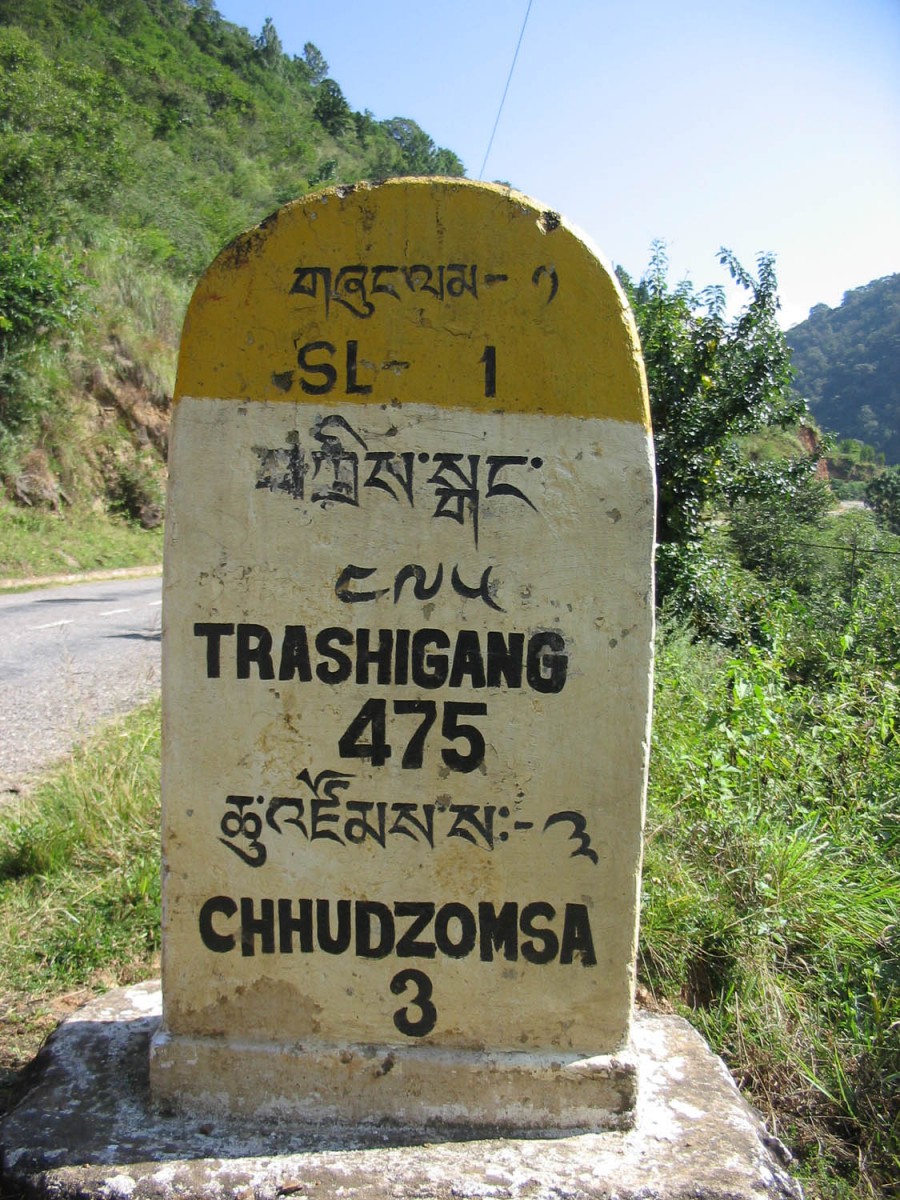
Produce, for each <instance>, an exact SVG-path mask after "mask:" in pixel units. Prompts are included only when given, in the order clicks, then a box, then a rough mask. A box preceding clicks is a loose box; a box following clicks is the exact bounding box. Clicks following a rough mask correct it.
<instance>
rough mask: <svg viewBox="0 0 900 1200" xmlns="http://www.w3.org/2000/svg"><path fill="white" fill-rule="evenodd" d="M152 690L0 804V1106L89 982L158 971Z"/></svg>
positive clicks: (96, 987) (126, 979)
mask: <svg viewBox="0 0 900 1200" xmlns="http://www.w3.org/2000/svg"><path fill="white" fill-rule="evenodd" d="M159 716H160V714H159V701H158V700H156V701H154V702H153V703H151V704H149V705H146V706H144V707H143V708H141V709H138V710H137V711H135V712H133V713H131V714H129V715H128V716H127V717H125V718H122V719H120V720H118V721H116V722H114V723H112V724H111V725H109V726H107V727H106V729H105V730H104V731H103V732H102V733H101V734H100V735H99V736H98V738H96V739H95V740H93V741H91V742H90V743H88V744H86V745H85V746H84V747H82V748H80V749H79V750H77V751H76V753H75V754H74V755H73V757H72V758H71V759H70V760H69V761H68V762H66V763H65V764H64V765H63V766H62V767H60V768H58V769H57V770H56V771H54V772H53V773H52V774H50V775H48V776H47V777H46V778H45V779H44V780H43V781H42V782H41V783H39V784H38V785H37V786H36V787H35V788H34V790H33V791H32V792H31V793H30V794H29V796H28V797H27V798H26V799H24V800H22V801H19V802H16V803H13V804H11V805H8V806H6V807H5V808H3V809H2V810H0V947H2V952H0V1109H2V1108H3V1107H4V1102H5V1101H8V1098H9V1094H10V1092H11V1090H12V1089H13V1088H14V1083H15V1078H16V1075H17V1072H18V1071H19V1070H20V1069H21V1068H22V1067H23V1066H24V1065H25V1064H26V1063H27V1062H28V1061H29V1060H30V1059H31V1057H32V1056H33V1055H34V1053H35V1052H36V1050H37V1049H38V1047H39V1045H40V1043H41V1041H42V1040H43V1038H44V1037H45V1036H46V1035H47V1034H48V1033H49V1032H50V1031H51V1030H52V1028H53V1027H54V1026H55V1024H56V1023H57V1022H58V1020H59V1019H60V1018H61V1017H64V1016H65V1015H67V1013H68V1012H69V1011H71V1009H72V1008H74V1007H77V1006H78V1004H80V1003H82V1002H83V1001H84V1000H85V999H87V997H88V996H89V995H90V994H91V993H92V992H94V991H100V990H103V989H104V988H108V987H111V986H115V985H118V984H125V983H130V982H134V981H135V980H137V979H143V978H148V977H152V976H153V975H154V974H155V973H156V972H158V969H159V964H158V950H159V937H160V934H159V927H160V892H159V738H160V719H159Z"/></svg>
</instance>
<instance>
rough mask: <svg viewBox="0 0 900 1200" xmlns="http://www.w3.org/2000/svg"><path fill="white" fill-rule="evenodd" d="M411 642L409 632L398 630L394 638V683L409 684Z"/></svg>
mask: <svg viewBox="0 0 900 1200" xmlns="http://www.w3.org/2000/svg"><path fill="white" fill-rule="evenodd" d="M409 641H410V632H409V630H408V629H398V630H397V632H396V634H395V636H394V683H399V684H403V683H409Z"/></svg>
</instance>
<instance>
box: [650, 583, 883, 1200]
mask: <svg viewBox="0 0 900 1200" xmlns="http://www.w3.org/2000/svg"><path fill="white" fill-rule="evenodd" d="M893 574H894V578H895V582H896V578H897V575H898V568H896V567H895V568H894V569H893ZM875 607H877V606H875V605H873V604H872V602H871V597H866V596H862V595H857V597H856V603H855V606H854V608H853V609H852V610H851V609H850V608H847V609H845V610H844V615H845V617H846V618H847V619H846V621H845V622H844V623H843V624H842V625H840V624H837V625H835V627H834V628H833V629H832V630H830V631H826V630H822V629H821V628H820V627H819V628H817V629H816V630H815V633H814V636H816V637H818V638H819V639H820V640H821V641H822V642H823V647H822V648H823V650H824V651H825V653H824V655H823V658H822V660H821V661H822V665H823V668H824V669H823V670H822V671H820V672H817V674H816V675H815V677H814V678H810V679H808V680H807V681H798V680H797V678H796V664H797V661H798V659H803V658H805V657H806V656H807V654H808V641H809V638H810V636H811V634H812V631H811V629H810V626H809V613H808V610H807V609H806V608H805V606H803V605H802V604H798V603H797V602H796V601H794V600H791V599H785V600H784V601H776V602H771V603H770V604H769V606H768V608H767V610H766V612H765V614H764V622H763V624H764V626H765V629H764V631H763V632H764V635H765V640H766V645H765V646H764V647H754V646H747V647H746V648H744V649H742V650H740V651H738V652H733V653H731V654H728V653H726V652H724V651H722V650H721V649H716V648H715V647H713V646H711V645H709V644H705V643H702V642H700V643H698V642H696V641H695V639H694V635H693V633H692V632H691V631H685V630H684V629H683V628H680V627H678V626H673V625H666V626H665V627H664V633H663V635H662V637H661V639H660V643H659V647H658V657H657V671H658V675H657V679H658V682H657V689H656V706H655V723H654V736H653V752H652V756H651V790H650V802H649V812H648V829H647V841H646V861H645V876H644V910H643V915H642V931H641V974H642V977H643V981H644V983H645V985H646V986H647V987H648V988H649V989H650V990H651V992H653V993H654V994H655V995H656V996H658V997H660V998H666V999H668V1000H669V1001H671V1002H675V1003H676V1005H677V1006H679V1007H683V1008H684V1009H685V1010H686V1011H687V1012H689V1014H690V1016H691V1019H692V1020H693V1021H694V1022H695V1023H696V1024H698V1025H699V1026H700V1028H701V1029H702V1030H703V1031H704V1033H705V1034H706V1035H707V1036H708V1037H709V1038H710V1040H711V1042H712V1044H713V1045H714V1047H715V1048H716V1049H717V1050H718V1051H719V1052H721V1053H722V1054H724V1056H725V1057H726V1060H727V1061H728V1062H729V1065H730V1066H731V1068H732V1070H733V1071H734V1072H735V1074H736V1075H737V1077H738V1078H739V1079H741V1080H742V1081H743V1084H744V1086H745V1087H746V1088H747V1089H748V1090H749V1092H750V1095H751V1098H752V1099H753V1100H754V1101H755V1102H756V1103H757V1104H758V1105H759V1106H760V1107H761V1108H763V1109H764V1110H765V1111H767V1112H768V1114H769V1116H770V1119H771V1121H772V1122H773V1124H774V1127H775V1129H776V1131H777V1132H778V1133H779V1136H781V1137H782V1138H783V1139H784V1140H786V1141H787V1142H788V1143H789V1145H790V1146H791V1147H792V1149H793V1150H794V1151H795V1152H797V1153H799V1155H800V1157H801V1160H802V1161H804V1163H805V1166H806V1169H807V1170H808V1171H809V1173H810V1174H811V1175H813V1176H815V1175H818V1176H819V1178H820V1179H822V1178H823V1177H827V1178H828V1179H830V1180H831V1181H832V1185H833V1186H834V1190H830V1189H829V1190H828V1191H825V1190H823V1191H821V1192H820V1193H819V1194H820V1195H832V1196H837V1195H839V1194H845V1195H846V1194H847V1192H846V1191H844V1192H843V1193H842V1192H841V1191H840V1190H839V1189H838V1187H837V1185H836V1183H835V1181H836V1180H837V1179H838V1178H839V1177H843V1178H844V1179H845V1181H846V1186H847V1187H852V1188H853V1189H855V1190H854V1191H853V1194H854V1195H857V1194H858V1195H859V1196H863V1195H866V1196H868V1195H873V1194H874V1195H880V1194H884V1195H887V1194H888V1189H889V1187H890V1184H891V1181H892V1180H895V1179H896V1172H897V1168H898V1166H900V970H898V963H900V956H898V949H900V947H898V945H897V929H898V918H900V827H898V825H897V821H896V813H895V812H894V798H895V797H896V795H897V794H898V788H900V747H898V727H900V689H898V687H897V683H896V679H895V678H894V676H893V664H886V663H885V664H882V665H879V664H878V663H877V662H875V661H873V658H872V654H871V649H872V647H871V645H870V644H869V643H868V641H867V639H866V638H865V637H864V636H862V637H861V636H859V635H860V631H861V629H862V628H863V627H864V626H865V625H866V624H867V623H868V622H870V621H874V622H876V623H877V622H878V621H879V620H880V619H881V617H880V616H879V615H878V613H877V612H875V611H873V609H874V608H875ZM825 664H827V666H825ZM820 1156H821V1157H820ZM870 1189H871V1190H870ZM881 1189H885V1190H884V1192H883V1193H882V1191H881Z"/></svg>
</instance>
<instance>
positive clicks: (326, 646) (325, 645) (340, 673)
mask: <svg viewBox="0 0 900 1200" xmlns="http://www.w3.org/2000/svg"><path fill="white" fill-rule="evenodd" d="M333 643H337V644H338V645H340V646H352V645H353V634H352V632H351V631H350V630H349V629H340V628H339V627H338V626H336V625H329V626H328V628H327V629H320V630H319V632H318V633H317V634H316V652H317V653H318V654H320V655H321V656H322V657H323V658H330V659H331V661H332V662H333V663H334V666H333V667H330V666H328V664H327V663H324V662H320V663H319V665H318V666H317V667H316V675H318V677H319V679H321V680H322V682H323V683H346V681H347V680H348V679H349V678H350V675H351V674H352V671H353V663H352V662H351V660H350V656H349V655H347V654H345V653H344V652H343V650H336V649H335V647H334V644H333Z"/></svg>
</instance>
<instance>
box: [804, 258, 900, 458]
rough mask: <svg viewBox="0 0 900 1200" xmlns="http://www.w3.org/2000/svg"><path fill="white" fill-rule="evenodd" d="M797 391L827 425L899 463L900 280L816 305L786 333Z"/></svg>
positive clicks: (889, 280) (871, 285) (875, 283)
mask: <svg viewBox="0 0 900 1200" xmlns="http://www.w3.org/2000/svg"><path fill="white" fill-rule="evenodd" d="M785 336H786V338H787V343H788V345H789V346H790V348H791V353H792V361H793V367H794V374H795V378H794V388H795V390H796V391H797V392H799V393H800V395H801V396H803V397H805V399H806V400H807V401H808V402H809V406H810V408H811V410H812V414H813V416H814V417H815V418H816V421H817V422H818V423H819V425H821V427H822V428H823V429H824V430H826V431H829V432H832V433H836V434H838V435H840V436H841V437H852V438H858V439H859V440H860V441H862V442H867V443H868V444H869V445H870V446H874V447H875V449H876V450H879V451H881V452H882V453H883V454H884V456H885V460H886V462H888V463H900V274H897V275H887V276H885V278H883V279H875V280H873V281H872V282H871V283H868V284H866V285H865V287H861V288H855V289H854V290H853V291H850V292H845V294H844V299H843V301H842V302H841V304H840V306H839V307H838V308H829V307H828V305H826V304H818V305H816V307H815V308H813V309H812V310H811V311H810V314H809V317H808V318H807V320H805V321H803V322H801V324H799V325H795V326H794V327H793V329H789V330H788V332H787V334H786V335H785Z"/></svg>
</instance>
